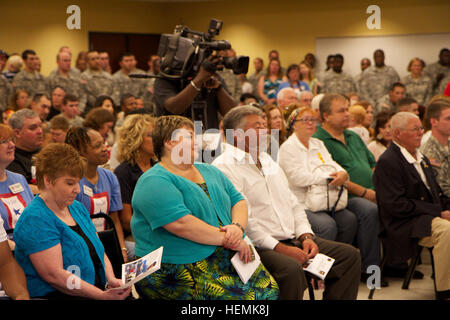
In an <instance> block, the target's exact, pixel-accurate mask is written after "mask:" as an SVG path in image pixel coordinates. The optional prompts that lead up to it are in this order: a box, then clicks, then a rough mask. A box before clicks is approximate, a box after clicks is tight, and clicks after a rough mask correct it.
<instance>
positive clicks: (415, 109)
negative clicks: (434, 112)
mask: <svg viewBox="0 0 450 320" xmlns="http://www.w3.org/2000/svg"><path fill="white" fill-rule="evenodd" d="M397 112H412V113H414V114H415V115H416V116H419V113H420V111H419V104H418V103H417V101H416V100H414V99H413V98H403V99H401V100H400V101H399V102H398V107H397Z"/></svg>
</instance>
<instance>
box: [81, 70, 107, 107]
mask: <svg viewBox="0 0 450 320" xmlns="http://www.w3.org/2000/svg"><path fill="white" fill-rule="evenodd" d="M81 82H82V86H81V87H82V91H83V94H84V95H86V108H92V107H93V106H94V103H95V100H96V99H97V98H98V97H99V96H101V95H107V96H110V97H112V95H113V93H114V81H113V79H112V76H111V75H110V74H109V73H107V72H105V71H100V70H99V71H92V70H91V69H89V68H88V69H86V71H84V72H83V73H82V74H81ZM80 110H81V109H80Z"/></svg>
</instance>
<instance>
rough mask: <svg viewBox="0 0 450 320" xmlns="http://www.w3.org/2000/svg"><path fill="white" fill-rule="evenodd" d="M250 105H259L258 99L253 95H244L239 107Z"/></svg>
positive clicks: (240, 99)
mask: <svg viewBox="0 0 450 320" xmlns="http://www.w3.org/2000/svg"><path fill="white" fill-rule="evenodd" d="M250 103H254V104H258V98H257V97H256V96H255V95H253V94H251V93H243V94H242V95H241V97H240V98H239V105H241V106H246V105H249V104H250Z"/></svg>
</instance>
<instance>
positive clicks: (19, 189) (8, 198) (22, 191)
mask: <svg viewBox="0 0 450 320" xmlns="http://www.w3.org/2000/svg"><path fill="white" fill-rule="evenodd" d="M13 160H14V142H13V130H12V129H11V128H10V127H8V126H7V125H4V124H0V217H1V218H3V225H2V226H1V227H4V229H5V230H13V229H14V227H15V225H16V223H17V220H18V219H19V218H20V215H21V214H22V212H23V210H24V209H25V207H26V206H27V204H28V203H30V202H31V200H33V193H32V192H31V190H30V187H29V186H28V183H27V181H26V180H25V178H24V176H22V175H21V174H18V173H14V172H11V171H9V170H6V167H8V165H9V164H10V163H11V162H12V161H13ZM9 244H10V246H11V249H12V250H14V242H12V241H10V242H9Z"/></svg>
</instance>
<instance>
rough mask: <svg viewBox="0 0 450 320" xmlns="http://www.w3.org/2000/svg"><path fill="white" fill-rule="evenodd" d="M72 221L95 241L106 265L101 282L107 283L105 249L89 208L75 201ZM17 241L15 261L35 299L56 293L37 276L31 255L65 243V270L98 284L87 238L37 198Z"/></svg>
mask: <svg viewBox="0 0 450 320" xmlns="http://www.w3.org/2000/svg"><path fill="white" fill-rule="evenodd" d="M68 208H69V211H70V213H71V215H72V218H73V219H74V220H75V222H76V223H77V224H78V225H79V226H80V228H81V230H83V232H84V233H85V234H86V236H87V237H88V238H89V240H90V241H91V243H92V245H93V246H94V248H95V251H96V253H97V255H98V257H99V258H100V261H101V263H102V266H103V268H102V270H101V272H100V278H101V279H100V280H101V281H102V282H103V283H105V282H106V275H105V261H104V256H105V250H104V248H103V245H102V243H101V242H100V239H99V238H98V236H97V234H96V231H95V227H94V225H93V224H92V222H91V219H90V217H89V213H88V212H87V211H86V208H85V207H84V206H83V205H82V204H81V203H79V202H78V201H76V200H75V201H74V202H73V203H72V205H70V206H69V207H68ZM14 239H15V241H16V249H15V252H14V254H15V258H16V260H17V262H18V263H19V265H20V266H21V267H22V269H23V271H24V272H25V275H26V277H27V286H28V291H29V293H30V296H31V297H40V296H44V295H46V294H48V293H50V292H52V291H56V290H55V289H54V288H53V287H52V286H50V285H49V284H48V283H47V282H45V281H44V280H43V279H42V278H41V277H40V276H39V274H38V273H37V271H36V269H35V268H34V266H33V264H32V263H31V260H30V258H29V255H30V254H33V253H36V252H40V251H43V250H46V249H49V248H52V247H54V246H56V245H58V244H61V251H62V257H63V268H64V269H65V270H68V269H69V271H73V270H75V274H76V275H78V276H79V277H80V278H81V279H82V280H84V281H86V282H89V283H90V284H92V285H94V284H95V269H94V264H93V262H92V259H91V257H90V255H89V248H88V246H87V244H86V242H85V241H84V240H83V238H82V237H81V236H80V235H78V234H77V233H76V232H75V231H73V230H72V229H71V228H70V227H69V226H68V225H67V224H65V223H64V222H63V221H62V220H60V219H59V218H58V217H57V216H56V215H55V214H54V213H53V212H52V211H51V210H50V209H49V208H48V207H47V205H46V204H45V202H44V201H43V200H42V198H41V197H39V196H37V197H35V198H34V199H33V201H31V202H30V204H29V205H28V206H27V207H26V208H25V210H24V211H23V213H22V216H21V218H20V219H19V221H18V222H17V224H16V227H15V229H14ZM77 268H79V269H77Z"/></svg>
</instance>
